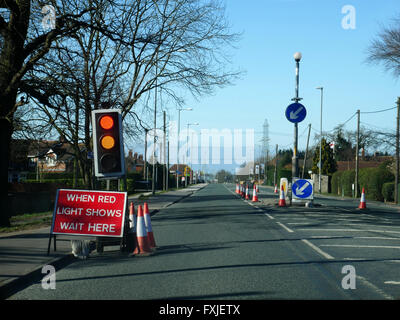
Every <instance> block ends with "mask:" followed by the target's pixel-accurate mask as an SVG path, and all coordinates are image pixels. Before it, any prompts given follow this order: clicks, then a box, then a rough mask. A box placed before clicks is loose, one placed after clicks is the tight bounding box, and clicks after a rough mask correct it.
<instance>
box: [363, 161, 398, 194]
mask: <svg viewBox="0 0 400 320" xmlns="http://www.w3.org/2000/svg"><path fill="white" fill-rule="evenodd" d="M393 180H394V175H393V173H391V172H390V171H389V170H388V169H382V168H364V169H360V176H359V191H361V190H362V188H365V197H366V198H367V199H371V200H377V201H383V200H384V197H383V194H382V187H383V184H384V183H386V182H392V181H393Z"/></svg>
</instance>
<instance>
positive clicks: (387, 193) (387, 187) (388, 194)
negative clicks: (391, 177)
mask: <svg viewBox="0 0 400 320" xmlns="http://www.w3.org/2000/svg"><path fill="white" fill-rule="evenodd" d="M382 195H383V198H384V199H385V202H386V201H394V182H386V183H384V184H383V186H382Z"/></svg>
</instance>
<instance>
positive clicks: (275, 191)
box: [274, 185, 278, 193]
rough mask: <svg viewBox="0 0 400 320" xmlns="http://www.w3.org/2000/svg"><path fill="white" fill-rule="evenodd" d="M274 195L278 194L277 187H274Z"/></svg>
mask: <svg viewBox="0 0 400 320" xmlns="http://www.w3.org/2000/svg"><path fill="white" fill-rule="evenodd" d="M274 193H278V187H277V185H275V190H274Z"/></svg>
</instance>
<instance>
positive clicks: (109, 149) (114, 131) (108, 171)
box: [92, 109, 125, 178]
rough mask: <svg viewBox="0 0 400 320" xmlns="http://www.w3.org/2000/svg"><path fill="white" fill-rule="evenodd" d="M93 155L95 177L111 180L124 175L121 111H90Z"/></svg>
mask: <svg viewBox="0 0 400 320" xmlns="http://www.w3.org/2000/svg"><path fill="white" fill-rule="evenodd" d="M92 125H93V154H94V170H95V176H96V177H103V178H111V177H120V176H123V175H124V174H125V156H124V144H123V137H122V117H121V111H120V110H115V109H104V110H95V111H92Z"/></svg>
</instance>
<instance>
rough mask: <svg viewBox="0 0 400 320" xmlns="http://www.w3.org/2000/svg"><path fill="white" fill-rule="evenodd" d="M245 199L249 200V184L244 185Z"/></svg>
mask: <svg viewBox="0 0 400 320" xmlns="http://www.w3.org/2000/svg"><path fill="white" fill-rule="evenodd" d="M245 199H246V200H250V197H249V185H246V197H245Z"/></svg>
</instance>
